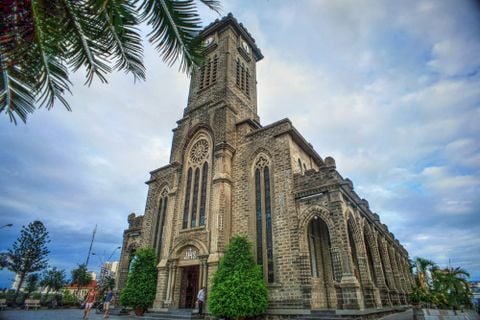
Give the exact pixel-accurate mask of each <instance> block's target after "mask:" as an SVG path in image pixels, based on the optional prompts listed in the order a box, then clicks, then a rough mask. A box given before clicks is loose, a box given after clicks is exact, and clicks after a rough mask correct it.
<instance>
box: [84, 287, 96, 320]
mask: <svg viewBox="0 0 480 320" xmlns="http://www.w3.org/2000/svg"><path fill="white" fill-rule="evenodd" d="M96 299H97V292H96V291H95V289H93V288H92V289H90V291H88V293H87V297H86V298H85V310H83V319H88V316H89V315H90V310H92V306H93V303H94V302H95V300H96Z"/></svg>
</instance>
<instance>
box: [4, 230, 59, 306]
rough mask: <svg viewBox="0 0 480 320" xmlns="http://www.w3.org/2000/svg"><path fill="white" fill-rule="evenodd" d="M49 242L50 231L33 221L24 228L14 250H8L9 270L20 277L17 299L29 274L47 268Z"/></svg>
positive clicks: (16, 292)
mask: <svg viewBox="0 0 480 320" xmlns="http://www.w3.org/2000/svg"><path fill="white" fill-rule="evenodd" d="M49 242H50V239H49V236H48V231H47V229H46V228H45V226H44V225H43V223H42V222H41V221H33V222H31V223H30V224H28V226H27V227H25V226H23V227H22V231H21V233H20V236H19V237H18V238H17V240H15V242H14V243H13V246H12V249H8V258H9V261H8V269H9V270H10V271H12V272H15V273H16V274H17V275H18V276H19V277H20V281H19V282H18V286H17V288H16V291H15V297H16V296H17V295H18V292H19V290H20V288H21V287H22V284H23V282H24V280H25V277H26V276H27V274H29V273H33V272H37V271H40V270H42V269H45V268H46V267H47V261H48V259H47V255H48V253H49V252H50V251H49V250H48V248H47V244H48V243H49Z"/></svg>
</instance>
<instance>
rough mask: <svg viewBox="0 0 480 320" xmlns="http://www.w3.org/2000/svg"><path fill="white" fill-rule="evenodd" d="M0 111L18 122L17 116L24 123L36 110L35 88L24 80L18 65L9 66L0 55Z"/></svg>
mask: <svg viewBox="0 0 480 320" xmlns="http://www.w3.org/2000/svg"><path fill="white" fill-rule="evenodd" d="M0 64H1V65H2V68H1V73H2V74H1V77H0V112H5V113H6V114H7V115H8V116H9V118H10V121H11V122H13V123H15V124H17V119H16V117H17V116H18V118H20V120H22V121H23V122H24V123H25V122H26V121H27V116H28V114H29V113H33V111H35V96H34V94H33V88H31V87H30V86H29V85H28V84H26V83H25V82H23V81H22V73H21V72H20V71H19V70H18V67H17V66H11V67H7V66H6V65H5V64H3V62H2V59H1V57H0Z"/></svg>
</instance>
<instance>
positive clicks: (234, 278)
mask: <svg viewBox="0 0 480 320" xmlns="http://www.w3.org/2000/svg"><path fill="white" fill-rule="evenodd" d="M267 307H268V291H267V287H266V285H265V280H264V279H263V275H262V272H261V269H260V267H259V266H258V265H256V263H255V260H254V257H253V255H252V253H251V244H250V243H249V242H248V240H247V238H246V237H242V236H235V237H233V239H232V241H231V242H230V245H229V246H228V248H227V250H226V252H225V256H224V257H223V258H222V259H221V260H220V264H219V266H218V270H217V272H216V273H215V274H214V276H213V285H212V289H211V293H210V294H209V295H208V309H209V311H210V312H211V313H212V314H214V315H216V316H218V317H228V318H243V317H253V316H257V315H261V314H263V313H265V311H266V310H267Z"/></svg>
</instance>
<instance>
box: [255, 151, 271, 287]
mask: <svg viewBox="0 0 480 320" xmlns="http://www.w3.org/2000/svg"><path fill="white" fill-rule="evenodd" d="M269 165H270V163H269V161H268V159H267V158H266V157H265V156H263V155H260V157H258V159H257V161H256V162H255V230H256V251H257V264H259V265H261V266H262V268H263V274H264V276H265V277H266V278H267V280H268V282H269V283H272V282H274V281H275V277H274V268H273V235H272V205H271V193H272V192H271V180H270V168H269Z"/></svg>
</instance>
